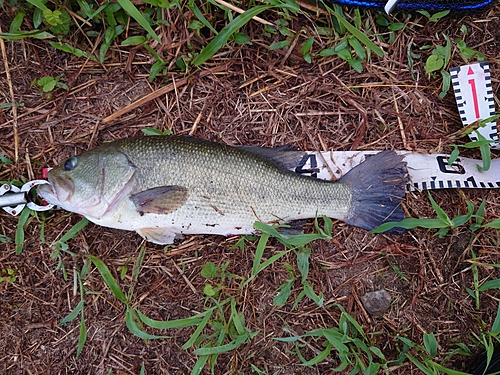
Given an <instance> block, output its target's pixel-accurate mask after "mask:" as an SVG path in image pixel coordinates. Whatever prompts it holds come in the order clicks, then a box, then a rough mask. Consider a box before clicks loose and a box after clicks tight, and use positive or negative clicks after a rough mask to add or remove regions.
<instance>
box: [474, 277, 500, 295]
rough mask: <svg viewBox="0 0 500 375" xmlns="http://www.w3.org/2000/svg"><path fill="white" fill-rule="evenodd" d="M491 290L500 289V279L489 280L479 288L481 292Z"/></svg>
mask: <svg viewBox="0 0 500 375" xmlns="http://www.w3.org/2000/svg"><path fill="white" fill-rule="evenodd" d="M489 289H500V279H495V280H488V281H486V282H485V283H484V284H483V285H481V286H480V287H479V291H480V292H484V291H486V290H489Z"/></svg>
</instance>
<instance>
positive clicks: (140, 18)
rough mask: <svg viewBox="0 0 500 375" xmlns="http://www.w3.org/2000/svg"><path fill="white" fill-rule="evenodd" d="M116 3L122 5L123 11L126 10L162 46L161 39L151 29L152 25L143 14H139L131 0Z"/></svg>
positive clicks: (120, 0) (119, 0) (118, 0)
mask: <svg viewBox="0 0 500 375" xmlns="http://www.w3.org/2000/svg"><path fill="white" fill-rule="evenodd" d="M116 1H117V2H118V4H120V6H121V7H122V8H123V10H125V12H127V13H128V14H129V15H130V17H132V18H133V19H135V20H136V21H137V22H138V23H139V25H141V26H142V28H143V29H144V30H146V31H147V32H148V34H149V35H151V36H152V37H153V38H154V39H155V40H156V41H157V42H158V43H160V44H161V40H160V38H159V37H158V35H156V33H155V32H154V30H153V29H152V28H151V25H150V24H149V23H148V21H146V19H145V18H144V16H143V15H142V14H141V12H139V10H138V9H137V8H136V7H135V5H134V4H132V2H131V1H130V0H116Z"/></svg>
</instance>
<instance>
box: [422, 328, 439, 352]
mask: <svg viewBox="0 0 500 375" xmlns="http://www.w3.org/2000/svg"><path fill="white" fill-rule="evenodd" d="M423 339H424V346H425V349H426V350H427V353H429V355H430V356H431V358H434V357H435V356H436V354H437V349H438V343H437V340H436V336H434V334H433V333H424V336H423Z"/></svg>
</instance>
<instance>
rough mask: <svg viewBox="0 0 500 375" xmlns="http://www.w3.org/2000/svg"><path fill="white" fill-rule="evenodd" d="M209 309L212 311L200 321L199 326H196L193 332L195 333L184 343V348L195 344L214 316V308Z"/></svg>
mask: <svg viewBox="0 0 500 375" xmlns="http://www.w3.org/2000/svg"><path fill="white" fill-rule="evenodd" d="M209 311H210V313H208V314H206V315H205V317H204V318H203V320H202V321H201V322H200V324H198V327H196V330H195V331H194V332H193V334H192V335H191V337H190V338H189V340H188V341H186V343H185V344H184V345H182V349H184V350H187V349H189V348H190V347H191V346H193V345H194V343H195V341H196V339H197V338H198V336H200V334H201V332H202V331H203V330H204V329H205V326H206V325H207V324H208V321H209V320H210V318H211V316H212V310H209Z"/></svg>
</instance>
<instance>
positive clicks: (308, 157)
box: [295, 154, 319, 177]
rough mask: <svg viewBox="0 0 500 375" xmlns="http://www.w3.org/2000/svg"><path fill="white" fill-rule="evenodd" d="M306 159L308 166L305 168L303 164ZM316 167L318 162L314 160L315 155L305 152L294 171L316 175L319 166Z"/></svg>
mask: <svg viewBox="0 0 500 375" xmlns="http://www.w3.org/2000/svg"><path fill="white" fill-rule="evenodd" d="M307 161H309V164H310V168H305V169H304V167H305V165H306V164H307ZM317 167H318V162H317V161H316V155H315V154H307V155H304V156H303V157H302V159H301V160H300V162H299V165H297V167H296V168H295V173H300V174H311V177H318V173H319V168H317Z"/></svg>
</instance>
